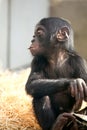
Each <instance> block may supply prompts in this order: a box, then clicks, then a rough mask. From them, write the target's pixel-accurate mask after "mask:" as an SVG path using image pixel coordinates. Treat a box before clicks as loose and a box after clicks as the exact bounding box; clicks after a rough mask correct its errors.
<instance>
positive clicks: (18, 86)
mask: <svg viewBox="0 0 87 130" xmlns="http://www.w3.org/2000/svg"><path fill="white" fill-rule="evenodd" d="M29 72H30V69H26V70H22V71H20V72H10V71H3V70H1V71H0V130H41V128H40V127H39V125H38V123H37V121H36V119H35V116H34V112H33V109H32V98H31V97H29V96H28V95H27V94H26V93H25V83H26V81H27V78H28V75H29Z"/></svg>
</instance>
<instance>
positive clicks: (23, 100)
mask: <svg viewBox="0 0 87 130" xmlns="http://www.w3.org/2000/svg"><path fill="white" fill-rule="evenodd" d="M29 73H30V69H26V70H21V71H19V72H10V71H7V70H6V71H3V70H2V69H0V130H41V128H40V126H39V125H38V123H37V121H36V119H35V115H34V112H33V108H32V98H31V97H30V96H29V95H27V94H26V92H25V83H26V81H27V78H28V75H29ZM82 106H83V107H84V106H87V103H86V104H83V105H82Z"/></svg>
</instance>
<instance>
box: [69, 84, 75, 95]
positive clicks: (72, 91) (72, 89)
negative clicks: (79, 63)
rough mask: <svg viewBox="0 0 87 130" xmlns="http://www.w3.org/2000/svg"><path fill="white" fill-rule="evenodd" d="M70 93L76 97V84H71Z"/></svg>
mask: <svg viewBox="0 0 87 130" xmlns="http://www.w3.org/2000/svg"><path fill="white" fill-rule="evenodd" d="M70 93H71V96H72V97H75V90H74V83H73V82H71V83H70Z"/></svg>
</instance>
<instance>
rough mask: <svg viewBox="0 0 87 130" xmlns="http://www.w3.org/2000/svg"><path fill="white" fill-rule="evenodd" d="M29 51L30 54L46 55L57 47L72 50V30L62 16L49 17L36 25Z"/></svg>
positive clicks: (57, 48)
mask: <svg viewBox="0 0 87 130" xmlns="http://www.w3.org/2000/svg"><path fill="white" fill-rule="evenodd" d="M31 42H32V44H31V46H30V51H31V53H32V55H34V56H36V55H48V54H50V53H53V51H58V50H59V49H65V50H69V51H70V50H73V49H74V44H73V30H72V28H71V25H70V24H69V23H68V22H67V21H66V20H64V19H62V18H56V17H49V18H44V19H41V20H40V21H39V23H38V24H37V25H36V28H35V32H34V36H33V40H32V41H31Z"/></svg>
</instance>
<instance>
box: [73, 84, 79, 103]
mask: <svg viewBox="0 0 87 130" xmlns="http://www.w3.org/2000/svg"><path fill="white" fill-rule="evenodd" d="M74 96H75V99H76V101H78V100H79V92H78V86H77V82H75V83H74Z"/></svg>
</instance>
